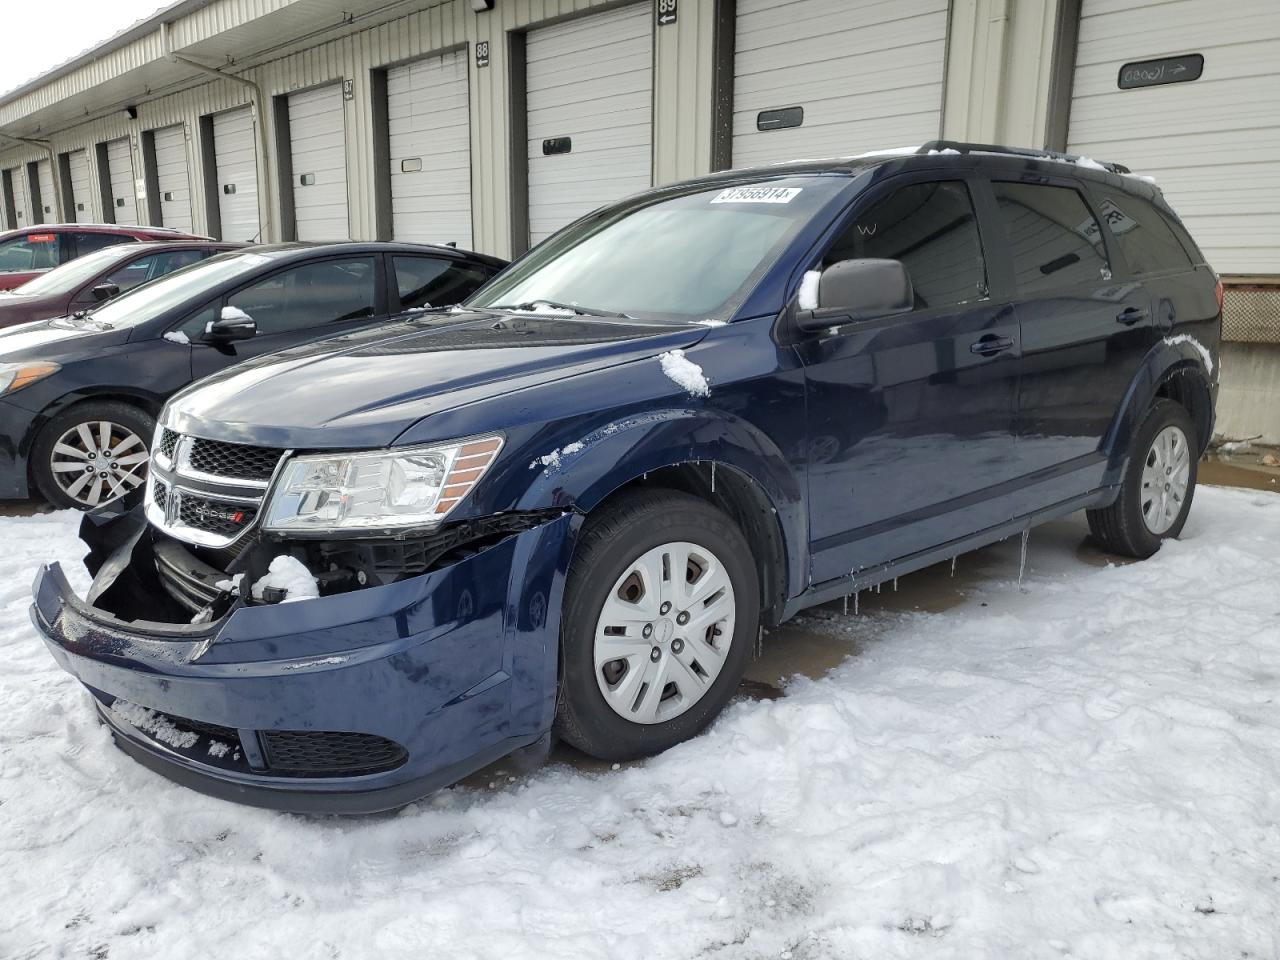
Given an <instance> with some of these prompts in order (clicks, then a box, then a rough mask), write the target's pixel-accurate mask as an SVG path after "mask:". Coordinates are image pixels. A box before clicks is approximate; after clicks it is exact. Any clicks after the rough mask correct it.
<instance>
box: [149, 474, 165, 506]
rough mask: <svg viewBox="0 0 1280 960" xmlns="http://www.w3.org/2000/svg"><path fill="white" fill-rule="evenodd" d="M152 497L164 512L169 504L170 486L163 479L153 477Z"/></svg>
mask: <svg viewBox="0 0 1280 960" xmlns="http://www.w3.org/2000/svg"><path fill="white" fill-rule="evenodd" d="M151 499H152V500H154V501H155V504H156V506H157V507H159V508H160V510H161V511H162V512H163V511H164V508H165V507H167V506H168V505H169V487H168V486H167V485H166V484H165V483H164V481H163V480H155V479H153V480H152V481H151Z"/></svg>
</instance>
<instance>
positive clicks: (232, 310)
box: [218, 307, 254, 323]
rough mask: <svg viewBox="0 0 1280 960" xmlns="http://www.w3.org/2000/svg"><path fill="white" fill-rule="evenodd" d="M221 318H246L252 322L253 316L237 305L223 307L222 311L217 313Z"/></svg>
mask: <svg viewBox="0 0 1280 960" xmlns="http://www.w3.org/2000/svg"><path fill="white" fill-rule="evenodd" d="M218 316H219V317H220V318H221V319H223V320H248V321H249V322H250V323H253V322H254V320H253V317H251V316H249V315H248V314H247V313H245V312H244V311H243V310H241V309H240V308H239V307H223V308H222V313H220V314H219V315H218Z"/></svg>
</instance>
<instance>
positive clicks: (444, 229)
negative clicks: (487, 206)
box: [387, 50, 471, 248]
mask: <svg viewBox="0 0 1280 960" xmlns="http://www.w3.org/2000/svg"><path fill="white" fill-rule="evenodd" d="M469 92H470V91H469V84H468V76H467V53H466V51H465V50H455V51H452V52H450V53H446V54H442V55H441V56H438V57H430V58H428V59H425V60H417V61H415V62H413V63H407V64H404V65H402V66H399V67H393V68H392V69H391V70H388V71H387V126H388V134H389V140H390V162H391V232H392V236H393V237H394V238H395V239H397V240H411V241H420V242H425V243H448V242H450V241H455V242H457V244H458V246H460V247H463V248H469V247H470V246H471V115H470V96H469ZM415 166H416V167H417V169H416V170H415V169H414V167H415ZM406 168H407V169H406Z"/></svg>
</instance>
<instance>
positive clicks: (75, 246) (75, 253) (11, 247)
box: [0, 223, 210, 290]
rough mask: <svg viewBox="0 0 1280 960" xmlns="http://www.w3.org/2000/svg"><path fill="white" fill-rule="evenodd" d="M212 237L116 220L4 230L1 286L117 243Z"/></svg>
mask: <svg viewBox="0 0 1280 960" xmlns="http://www.w3.org/2000/svg"><path fill="white" fill-rule="evenodd" d="M189 239H191V240H208V239H210V238H208V237H198V236H194V235H193V234H190V233H183V232H181V231H180V230H170V229H168V228H166V227H132V226H130V227H125V226H118V225H116V224H113V223H42V224H39V225H37V226H34V227H23V228H22V229H20V230H9V231H6V232H4V233H0V290H12V289H13V288H14V287H19V286H21V285H22V284H24V283H26V282H27V281H28V280H31V279H32V278H34V277H37V276H39V275H40V274H42V273H44V272H45V271H46V270H52V269H53V268H54V267H56V266H59V265H60V264H63V263H66V262H67V261H68V260H74V259H75V258H76V257H82V256H84V255H85V254H86V253H92V252H93V251H94V250H101V249H102V248H103V247H110V246H112V245H114V244H117V243H136V242H137V241H140V240H189Z"/></svg>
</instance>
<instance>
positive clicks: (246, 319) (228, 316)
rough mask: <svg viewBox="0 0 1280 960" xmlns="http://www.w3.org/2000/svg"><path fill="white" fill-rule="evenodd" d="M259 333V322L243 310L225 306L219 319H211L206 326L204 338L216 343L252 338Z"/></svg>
mask: <svg viewBox="0 0 1280 960" xmlns="http://www.w3.org/2000/svg"><path fill="white" fill-rule="evenodd" d="M257 335H258V324H257V322H256V321H255V320H254V319H253V317H251V316H249V315H248V314H247V313H245V312H244V311H243V310H239V309H237V308H235V307H223V308H222V313H221V315H220V316H219V317H218V319H217V320H211V321H209V323H208V324H206V326H205V328H204V338H205V339H206V340H210V341H212V342H214V343H229V342H230V341H232V340H252V339H253V338H254V337H256V336H257Z"/></svg>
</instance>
